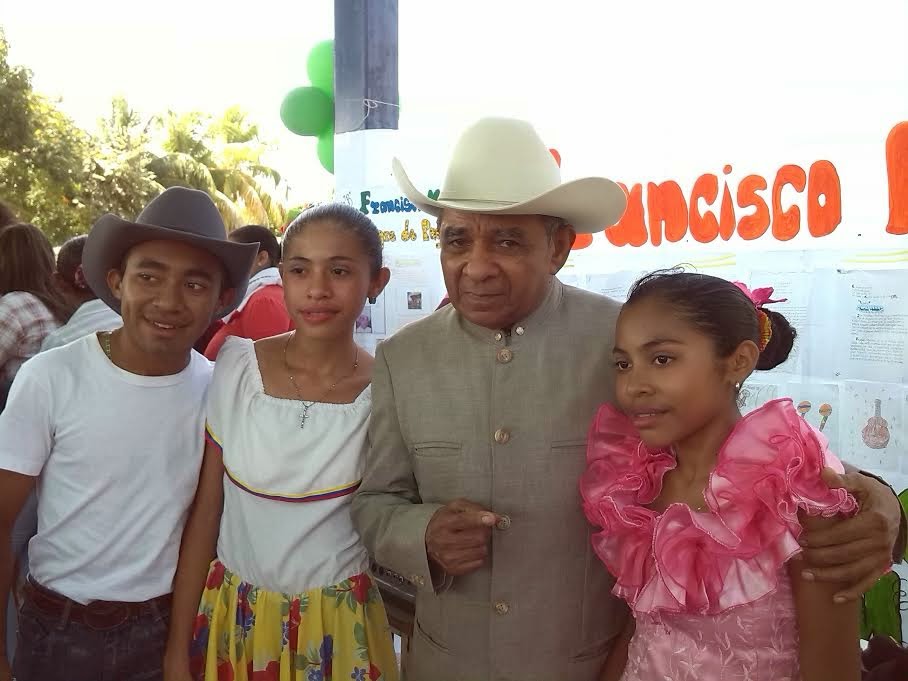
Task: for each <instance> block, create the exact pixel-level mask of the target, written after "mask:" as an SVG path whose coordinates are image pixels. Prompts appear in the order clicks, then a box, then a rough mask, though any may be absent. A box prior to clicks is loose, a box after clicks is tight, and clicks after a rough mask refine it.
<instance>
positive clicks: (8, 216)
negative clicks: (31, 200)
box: [0, 201, 18, 227]
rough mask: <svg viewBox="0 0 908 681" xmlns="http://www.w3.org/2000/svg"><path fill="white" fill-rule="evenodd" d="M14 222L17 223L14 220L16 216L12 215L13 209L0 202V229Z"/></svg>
mask: <svg viewBox="0 0 908 681" xmlns="http://www.w3.org/2000/svg"><path fill="white" fill-rule="evenodd" d="M14 222H18V221H17V220H16V214H15V213H13V209H12V208H10V207H9V206H7V205H6V204H5V203H3V202H2V201H0V227H6V226H7V225H11V224H13V223H14Z"/></svg>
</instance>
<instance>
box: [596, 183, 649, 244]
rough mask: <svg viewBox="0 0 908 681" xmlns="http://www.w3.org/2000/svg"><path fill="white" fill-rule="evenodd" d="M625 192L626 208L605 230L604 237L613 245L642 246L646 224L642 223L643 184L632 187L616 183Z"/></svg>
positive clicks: (644, 241)
mask: <svg viewBox="0 0 908 681" xmlns="http://www.w3.org/2000/svg"><path fill="white" fill-rule="evenodd" d="M618 184H619V186H620V187H621V188H622V189H623V190H624V193H625V194H627V210H626V211H624V215H622V216H621V219H620V220H618V222H616V223H615V224H614V225H612V226H611V227H607V228H606V230H605V238H606V239H608V240H609V243H611V244H612V245H613V246H642V245H643V244H645V243H646V225H645V224H643V186H642V185H639V184H635V185H634V187H633V189H631V190H630V191H628V190H627V187H626V186H624V185H623V184H621V183H620V182H619V183H618Z"/></svg>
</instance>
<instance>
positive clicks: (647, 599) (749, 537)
mask: <svg viewBox="0 0 908 681" xmlns="http://www.w3.org/2000/svg"><path fill="white" fill-rule="evenodd" d="M824 466H828V467H831V468H834V469H836V470H838V471H839V472H841V471H842V465H841V463H840V462H839V461H838V459H836V458H835V456H833V455H832V454H831V453H829V452H828V451H827V441H826V438H825V437H824V436H823V435H822V434H821V433H819V432H817V431H815V430H814V429H813V428H812V427H811V426H810V425H809V424H808V423H807V422H806V421H805V420H804V419H803V418H801V417H800V416H799V415H798V413H797V412H796V411H795V409H794V407H793V405H792V402H791V400H790V399H779V400H773V401H771V402H768V403H767V404H766V405H764V406H763V407H761V408H759V409H757V410H755V411H753V412H751V413H750V414H748V415H746V416H744V417H743V418H742V419H741V420H740V421H739V422H738V423H737V424H736V425H735V427H734V429H733V430H732V432H731V433H730V434H729V436H728V439H727V440H726V441H725V443H724V444H723V446H722V448H721V449H720V451H719V454H718V457H717V461H716V468H715V470H714V471H713V473H712V474H711V475H710V480H709V484H708V485H707V488H706V490H705V499H706V504H707V508H708V509H709V510H708V511H704V512H697V511H694V510H692V509H691V508H690V507H688V506H687V505H685V504H677V503H676V504H672V505H670V506H669V507H668V508H666V509H665V511H663V512H662V513H657V512H655V511H653V510H651V509H649V508H647V505H648V504H650V503H652V502H653V501H654V500H655V499H656V498H657V497H658V496H659V493H660V491H661V489H662V479H663V476H664V475H665V474H666V472H668V471H669V470H671V469H673V468H674V467H675V457H674V455H673V454H672V453H671V452H670V451H668V450H660V451H651V450H649V449H647V447H646V446H645V445H644V444H643V442H641V440H640V436H639V434H638V432H637V430H636V429H635V428H634V426H633V424H632V423H631V421H630V419H628V418H627V417H626V416H625V415H624V414H623V413H621V412H620V411H618V410H617V409H616V408H615V407H613V406H611V405H608V404H606V405H603V406H602V407H601V408H600V409H599V412H598V413H597V414H596V418H595V419H594V421H593V425H592V427H591V429H590V434H589V442H588V446H587V469H586V472H585V473H584V475H583V477H582V478H581V482H580V491H581V495H582V497H583V508H584V512H585V513H586V516H587V518H588V519H589V521H590V522H591V523H592V524H593V525H595V526H597V527H600V528H602V529H601V531H600V532H597V533H596V534H594V535H593V540H592V541H593V547H594V549H595V550H596V553H597V554H598V556H599V557H600V558H601V559H602V561H603V562H604V563H605V565H606V566H607V567H608V569H609V571H610V572H611V573H612V575H614V576H615V578H616V584H615V587H614V589H613V593H615V594H616V595H618V596H620V597H621V598H623V599H624V600H626V601H627V602H628V604H629V605H630V606H631V608H632V609H633V610H634V611H635V612H637V613H650V614H656V613H658V612H671V613H689V614H702V615H716V614H719V613H721V612H724V611H726V610H728V609H730V608H734V607H737V606H740V605H744V604H746V603H752V602H754V601H756V600H758V599H760V598H762V597H764V596H766V595H767V594H769V593H771V592H773V591H774V590H775V588H776V580H777V579H778V575H779V570H780V568H781V567H782V566H783V565H784V564H785V563H786V562H787V561H788V560H789V559H790V558H791V557H792V556H794V555H795V554H796V553H798V552H799V551H800V546H799V544H798V537H799V535H800V533H801V524H800V522H799V521H798V511H799V510H804V511H806V512H807V513H809V514H811V515H822V516H825V517H829V516H833V515H836V514H838V513H844V514H850V513H854V512H855V511H856V510H857V503H856V502H855V500H854V498H853V497H852V496H850V495H849V494H848V493H847V492H846V491H845V490H841V489H834V490H833V489H829V488H828V487H827V486H826V484H825V483H824V482H823V481H822V479H821V477H820V473H821V471H822V470H823V468H824Z"/></svg>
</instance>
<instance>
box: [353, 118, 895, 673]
mask: <svg viewBox="0 0 908 681" xmlns="http://www.w3.org/2000/svg"><path fill="white" fill-rule="evenodd" d="M394 174H395V176H396V178H397V180H398V182H399V183H400V185H401V188H402V189H403V191H404V193H405V194H406V195H407V197H408V198H409V199H410V200H411V201H412V202H413V203H415V204H416V205H417V206H419V207H420V208H421V209H422V210H424V211H427V212H429V213H432V214H435V215H438V216H439V217H440V219H439V226H440V238H441V262H442V270H443V273H444V278H445V284H446V285H447V290H448V294H449V295H450V298H451V302H452V305H448V306H446V307H444V308H443V309H441V310H439V311H437V312H435V313H434V314H433V315H431V316H430V317H428V318H426V319H423V320H421V321H419V322H416V323H414V324H411V325H410V326H408V327H406V328H405V329H403V330H401V331H400V332H399V333H397V334H395V335H394V336H393V337H392V338H390V339H388V340H387V341H385V342H384V343H382V344H381V345H380V346H379V348H378V351H377V353H376V357H375V369H374V377H373V392H372V394H373V410H374V411H373V416H372V426H371V443H372V446H371V452H370V454H369V458H368V460H367V465H366V472H365V477H364V480H363V484H362V487H361V492H360V494H359V495H358V496H357V498H356V500H355V501H354V505H353V513H354V518H355V521H356V523H357V525H358V527H359V529H360V532H361V533H362V536H363V538H364V540H365V542H366V545H367V546H368V547H369V549H370V550H371V551H372V553H373V554H374V556H375V558H376V560H377V561H378V562H379V563H380V564H382V565H385V566H387V567H388V568H390V569H392V570H394V571H396V572H398V573H400V574H402V575H404V576H406V577H407V578H408V579H409V580H410V581H412V582H413V583H414V584H415V585H416V586H417V587H418V596H417V601H416V622H415V625H414V633H413V640H412V642H411V649H410V655H409V657H408V660H407V669H406V672H407V678H409V679H410V681H455V680H456V681H491V680H493V679H494V680H496V681H499V680H501V681H505V680H511V681H518V680H519V681H536V680H538V681H593V680H594V679H597V678H598V677H599V674H600V672H601V670H602V668H603V664H604V661H605V658H606V656H607V654H608V652H609V648H610V646H611V643H612V641H613V640H614V639H615V638H616V637H617V636H618V635H619V634H620V633H621V631H622V629H623V628H624V624H625V619H626V610H625V608H624V606H623V604H622V603H621V602H619V601H618V600H617V599H615V598H614V597H613V596H612V595H611V594H610V589H611V586H612V579H611V578H610V576H609V575H608V573H607V572H606V569H605V568H604V567H603V565H602V564H601V563H600V562H599V560H598V558H597V557H596V556H595V554H594V553H593V550H592V548H591V544H590V532H591V530H590V528H589V526H588V525H587V522H586V520H585V519H584V516H583V513H582V512H581V510H580V500H579V494H578V490H577V483H578V479H579V477H580V474H581V472H582V470H583V469H584V466H585V449H586V434H587V430H588V427H589V424H590V420H591V418H592V416H593V414H594V412H595V410H596V408H597V407H598V406H599V405H600V404H602V403H603V402H606V401H609V400H611V399H612V397H613V389H614V388H613V383H614V381H613V362H612V353H611V348H612V345H613V340H614V338H613V336H614V327H615V320H616V317H617V315H618V310H619V304H618V303H616V302H615V301H613V300H610V299H608V298H604V297H602V296H598V295H594V294H592V293H588V292H585V291H581V290H579V289H576V288H572V287H570V286H565V285H563V284H562V283H560V282H559V281H558V279H556V277H555V274H556V273H557V272H558V271H559V269H560V268H561V267H562V266H563V265H564V263H565V261H566V259H567V257H568V254H569V252H570V249H571V246H572V244H573V242H574V238H575V236H576V233H577V232H584V233H589V232H595V231H598V230H601V229H603V228H604V227H605V226H607V225H610V224H613V223H614V222H615V221H617V220H618V218H619V217H620V216H621V213H622V211H623V210H624V207H625V195H624V192H623V191H622V190H621V189H620V188H619V187H618V186H617V185H616V184H614V183H613V182H611V181H609V180H606V179H603V178H586V179H581V180H576V181H574V182H568V183H562V182H561V178H560V171H559V169H558V166H557V164H556V163H555V161H554V159H553V157H552V156H551V155H550V153H549V151H548V149H547V148H546V145H545V144H543V142H542V141H541V139H540V138H539V137H538V136H537V134H536V132H535V131H534V130H533V128H532V127H531V126H530V125H529V124H527V123H524V122H521V121H513V120H507V119H484V120H482V121H480V122H478V123H477V124H476V125H474V126H473V127H472V128H470V129H468V130H467V131H466V132H465V133H464V135H463V136H462V138H461V140H460V142H459V143H458V145H457V147H456V148H455V151H454V154H453V158H452V161H451V164H450V166H449V170H448V174H447V178H446V180H445V184H444V189H443V190H442V193H441V195H440V196H439V198H438V199H437V200H432V199H430V198H429V197H428V196H426V195H424V194H422V193H421V192H419V191H418V190H417V189H416V188H415V187H414V186H413V184H412V183H411V182H410V180H409V178H408V177H407V175H406V173H405V172H404V170H403V167H402V166H401V165H400V163H399V162H397V161H396V160H395V162H394ZM854 484H855V485H857V484H858V483H854ZM861 484H863V483H861ZM864 490H865V495H864V496H865V497H866V498H867V499H869V500H870V501H869V502H868V504H866V506H869V507H870V511H867V512H865V513H863V514H862V516H864V518H863V519H860V518H859V519H857V520H853V521H846V522H843V523H840V526H846V525H848V524H849V523H861V522H863V523H864V525H863V530H862V528H861V526H859V527H858V528H857V530H856V531H857V532H858V533H861V532H863V534H864V536H865V537H866V536H867V535H868V531H867V527H869V526H874V527H876V532H874V533H871V536H872V537H873V538H874V539H875V540H876V543H875V544H874V545H873V546H872V547H871V546H870V545H866V546H863V547H860V546H859V547H858V549H862V551H858V550H855V551H853V552H852V553H851V554H849V553H848V551H849V549H850V548H852V547H853V544H848V543H847V542H848V539H849V538H848V537H846V538H845V539H844V540H842V539H841V537H839V538H835V537H834V538H833V540H827V541H826V542H825V543H826V544H827V545H829V544H837V543H838V544H842V543H843V541H844V543H845V544H846V546H833V547H832V548H831V549H828V551H830V552H831V553H832V554H833V555H832V556H831V557H830V556H829V555H825V554H822V553H821V554H819V555H818V559H819V561H820V562H823V561H825V562H826V563H828V564H836V563H848V562H849V561H850V560H851V559H852V558H854V557H855V556H856V555H857V554H858V553H860V555H861V556H862V557H863V556H865V555H868V551H870V549H871V548H873V549H874V551H871V553H870V554H869V555H871V556H872V558H873V559H875V560H876V564H874V566H872V567H871V566H870V565H869V564H858V565H845V566H844V567H840V568H830V569H831V570H836V569H839V570H843V569H850V570H852V572H849V573H848V576H849V577H854V578H855V579H856V578H857V577H863V576H865V573H867V572H873V570H874V569H876V570H878V569H879V563H881V562H885V561H886V559H887V556H888V555H891V554H890V551H891V547H892V544H893V541H894V536H895V534H896V532H897V528H898V524H899V512H898V504H897V502H896V501H895V499H894V497H893V496H892V495H891V494H890V492H889V491H888V490H887V489H886V488H885V487H883V486H882V485H880V484H879V483H876V482H875V481H873V480H869V479H868V481H867V483H866V485H865V487H864ZM893 526H894V528H895V529H894V528H893ZM852 527H853V526H852ZM821 539H822V538H821ZM862 570H863V571H862ZM817 574H818V577H819V578H824V577H825V576H827V575H826V574H825V573H824V572H823V571H822V570H818V571H817ZM842 574H843V573H835V574H834V575H833V576H834V577H839V578H841V576H842Z"/></svg>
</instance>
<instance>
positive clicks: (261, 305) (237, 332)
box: [205, 284, 293, 361]
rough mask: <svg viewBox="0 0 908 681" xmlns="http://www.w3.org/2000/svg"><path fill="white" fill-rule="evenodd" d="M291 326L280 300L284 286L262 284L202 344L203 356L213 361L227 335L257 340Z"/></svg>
mask: <svg viewBox="0 0 908 681" xmlns="http://www.w3.org/2000/svg"><path fill="white" fill-rule="evenodd" d="M292 330H293V322H292V321H291V320H290V315H288V314H287V307H286V306H285V304H284V289H283V288H282V287H281V286H279V285H278V284H271V285H269V286H263V287H262V288H260V289H259V290H258V291H256V292H255V293H253V294H252V295H251V296H249V300H247V301H246V304H245V305H244V306H243V309H241V310H240V311H239V312H235V313H234V314H233V316H232V317H231V318H230V321H229V322H227V323H226V324H224V325H223V326H222V327H221V328H220V329H218V331H217V333H215V334H214V336H213V337H212V339H211V342H210V343H208V347H207V348H205V357H207V358H208V359H210V360H212V361H214V360H215V359H217V356H218V352H220V350H221V346H222V345H223V344H224V341H226V340H227V338H229V337H230V336H239V337H240V338H249V339H251V340H259V339H261V338H268V337H269V336H276V335H278V334H280V333H286V332H287V331H292Z"/></svg>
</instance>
